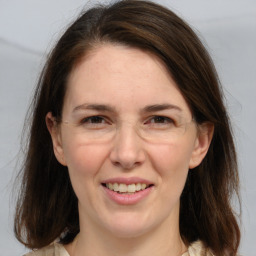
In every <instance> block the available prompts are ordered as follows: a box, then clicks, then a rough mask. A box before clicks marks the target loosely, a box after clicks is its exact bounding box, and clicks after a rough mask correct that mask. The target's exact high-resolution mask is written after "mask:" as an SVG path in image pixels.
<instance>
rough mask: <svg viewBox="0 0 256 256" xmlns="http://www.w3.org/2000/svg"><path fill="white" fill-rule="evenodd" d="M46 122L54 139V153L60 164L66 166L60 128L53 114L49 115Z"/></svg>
mask: <svg viewBox="0 0 256 256" xmlns="http://www.w3.org/2000/svg"><path fill="white" fill-rule="evenodd" d="M45 122H46V126H47V129H48V131H49V133H50V135H51V138H52V144H53V151H54V154H55V157H56V158H57V160H58V162H59V163H60V164H62V165H64V166H66V161H65V158H64V153H63V147H62V140H61V131H60V127H59V125H58V123H57V121H56V120H55V118H54V117H53V115H52V113H51V112H49V113H47V115H46V117H45Z"/></svg>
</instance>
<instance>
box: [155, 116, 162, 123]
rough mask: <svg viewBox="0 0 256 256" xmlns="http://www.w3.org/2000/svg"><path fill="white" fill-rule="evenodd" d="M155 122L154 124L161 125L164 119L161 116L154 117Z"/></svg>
mask: <svg viewBox="0 0 256 256" xmlns="http://www.w3.org/2000/svg"><path fill="white" fill-rule="evenodd" d="M155 122H156V123H163V122H164V117H162V116H157V117H155Z"/></svg>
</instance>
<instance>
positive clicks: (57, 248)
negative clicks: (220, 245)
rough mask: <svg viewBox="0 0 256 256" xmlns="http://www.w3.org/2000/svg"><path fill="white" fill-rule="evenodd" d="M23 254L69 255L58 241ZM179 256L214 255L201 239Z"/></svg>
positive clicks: (39, 255)
mask: <svg viewBox="0 0 256 256" xmlns="http://www.w3.org/2000/svg"><path fill="white" fill-rule="evenodd" d="M24 256H70V255H69V254H68V252H67V251H66V249H65V248H64V246H63V245H62V244H59V243H53V244H51V245H49V246H46V247H44V248H42V249H39V250H36V251H32V252H29V253H27V254H25V255H24ZM181 256H214V255H213V254H212V253H211V252H210V251H209V250H206V248H205V247H204V246H203V243H202V242H201V241H196V242H194V243H192V244H191V245H190V246H189V247H188V251H187V252H185V253H183V254H182V255H181Z"/></svg>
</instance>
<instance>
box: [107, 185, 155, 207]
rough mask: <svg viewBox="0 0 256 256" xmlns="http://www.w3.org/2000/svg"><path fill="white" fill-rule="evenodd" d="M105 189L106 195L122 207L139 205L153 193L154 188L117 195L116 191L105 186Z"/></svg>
mask: <svg viewBox="0 0 256 256" xmlns="http://www.w3.org/2000/svg"><path fill="white" fill-rule="evenodd" d="M103 189H104V191H105V193H106V194H107V196H108V197H109V198H110V199H111V200H112V201H114V202H115V203H117V204H122V205H132V204H137V203H139V202H140V201H142V200H143V199H145V198H146V197H147V196H148V195H149V194H150V192H151V191H152V189H153V186H151V187H148V188H146V189H144V190H140V191H138V192H135V193H133V194H121V193H117V192H115V191H112V190H110V189H108V188H107V187H104V186H103Z"/></svg>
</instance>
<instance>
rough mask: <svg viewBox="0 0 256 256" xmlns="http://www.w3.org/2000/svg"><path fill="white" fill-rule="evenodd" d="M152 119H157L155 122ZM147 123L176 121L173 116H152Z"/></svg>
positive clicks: (170, 122)
mask: <svg viewBox="0 0 256 256" xmlns="http://www.w3.org/2000/svg"><path fill="white" fill-rule="evenodd" d="M159 119H160V120H159ZM152 120H155V122H153V123H151V121H152ZM159 121H160V122H159ZM145 123H146V124H147V123H149V124H172V123H174V120H172V119H171V118H169V117H166V116H152V117H150V118H149V119H148V120H147V121H146V122H145Z"/></svg>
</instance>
